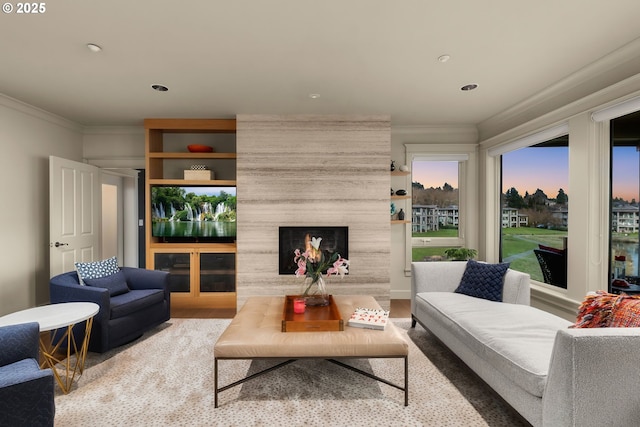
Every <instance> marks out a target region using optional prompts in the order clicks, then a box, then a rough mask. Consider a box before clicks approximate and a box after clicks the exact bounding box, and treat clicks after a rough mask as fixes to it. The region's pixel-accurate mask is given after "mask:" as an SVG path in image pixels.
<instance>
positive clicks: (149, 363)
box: [55, 319, 527, 427]
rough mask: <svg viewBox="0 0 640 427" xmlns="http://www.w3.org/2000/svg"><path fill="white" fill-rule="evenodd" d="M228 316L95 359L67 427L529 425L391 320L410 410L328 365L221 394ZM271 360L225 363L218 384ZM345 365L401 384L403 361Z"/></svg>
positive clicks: (75, 393) (68, 405)
mask: <svg viewBox="0 0 640 427" xmlns="http://www.w3.org/2000/svg"><path fill="white" fill-rule="evenodd" d="M229 322H230V320H227V319H172V320H170V321H169V322H167V323H165V324H164V325H162V326H161V327H159V328H157V329H156V330H154V331H153V332H152V333H148V334H145V335H144V336H143V337H141V338H140V339H138V340H136V341H135V342H133V343H131V344H128V345H125V346H122V347H119V348H117V349H115V350H111V351H109V352H107V353H104V354H97V353H89V355H88V356H87V362H86V366H85V372H84V374H83V375H82V377H81V378H80V379H79V380H78V381H77V383H75V384H74V385H73V388H72V391H71V392H70V393H69V394H67V395H64V394H62V393H61V392H57V394H56V417H55V425H56V426H59V427H66V426H87V425H92V426H274V425H282V426H323V427H324V426H371V425H378V426H509V427H513V426H526V425H527V423H526V422H524V421H523V420H522V418H520V417H519V416H518V415H517V413H515V412H514V411H513V409H512V408H510V407H509V406H508V405H507V404H505V403H504V402H502V401H501V400H500V399H499V398H497V397H496V395H495V394H494V393H493V392H492V391H491V389H490V388H489V387H488V386H487V385H486V384H484V383H483V382H482V381H481V380H479V379H478V378H477V377H475V375H474V374H473V373H472V372H471V371H469V369H468V368H466V367H465V366H464V365H463V364H461V362H460V361H459V360H457V359H456V358H455V356H453V355H452V353H451V352H449V351H448V350H447V349H446V348H444V347H443V346H442V345H441V344H440V343H438V341H437V340H435V338H433V337H432V336H431V335H430V334H429V333H428V332H427V331H425V330H424V329H422V328H421V327H420V326H419V325H418V326H416V328H415V329H411V328H410V327H409V326H410V322H409V320H408V319H402V320H394V323H395V324H396V325H397V326H399V327H400V328H401V330H402V332H403V333H404V334H405V336H406V337H407V341H408V342H409V406H407V407H405V406H404V404H403V403H404V394H403V392H402V391H401V390H398V389H395V388H393V387H390V386H388V385H386V384H382V383H379V382H376V381H374V380H371V379H369V378H367V377H365V376H363V375H359V374H357V373H354V372H351V371H349V370H347V369H345V368H343V367H340V366H337V365H334V364H332V363H329V362H326V361H323V360H299V361H297V362H295V363H292V364H290V365H287V366H285V367H282V368H280V369H277V370H274V371H272V372H270V373H268V374H265V375H263V376H261V377H258V378H256V379H253V380H251V381H248V382H246V383H244V384H242V385H240V386H237V387H235V388H232V389H229V390H227V391H224V392H221V393H220V394H219V395H218V398H219V407H218V408H214V401H213V399H214V396H213V345H214V343H215V341H216V339H217V338H218V336H219V335H220V334H221V333H222V331H223V330H224V329H225V327H226V326H227V325H228V324H229ZM271 363H272V362H270V361H264V360H259V361H253V362H252V361H244V360H243V361H229V360H224V361H220V362H219V370H220V385H225V384H229V383H231V382H234V381H236V380H238V379H240V378H242V377H244V376H246V375H247V374H249V373H253V372H257V371H258V370H261V369H263V368H265V367H267V366H270V365H271ZM347 363H350V364H352V365H353V366H356V367H358V368H359V369H362V370H364V371H368V372H372V373H375V374H376V375H378V376H381V377H383V378H385V379H388V380H390V381H392V382H394V383H396V384H402V378H403V377H402V375H403V362H402V361H401V360H399V359H398V360H396V359H361V360H349V361H347Z"/></svg>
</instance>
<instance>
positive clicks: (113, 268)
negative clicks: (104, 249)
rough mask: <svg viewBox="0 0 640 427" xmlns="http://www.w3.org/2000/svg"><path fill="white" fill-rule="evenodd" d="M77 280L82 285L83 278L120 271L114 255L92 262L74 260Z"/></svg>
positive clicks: (97, 276) (104, 275)
mask: <svg viewBox="0 0 640 427" xmlns="http://www.w3.org/2000/svg"><path fill="white" fill-rule="evenodd" d="M75 266H76V271H77V272H78V281H79V282H80V284H81V285H84V284H85V283H84V280H85V279H97V278H99V277H106V276H111V275H112V274H115V273H117V272H118V271H120V268H119V267H118V260H117V259H116V257H114V256H113V257H111V258H108V259H104V260H102V261H94V262H76V263H75Z"/></svg>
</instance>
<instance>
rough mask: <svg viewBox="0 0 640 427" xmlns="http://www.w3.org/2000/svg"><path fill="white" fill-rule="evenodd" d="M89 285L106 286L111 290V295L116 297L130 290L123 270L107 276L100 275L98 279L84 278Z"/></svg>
mask: <svg viewBox="0 0 640 427" xmlns="http://www.w3.org/2000/svg"><path fill="white" fill-rule="evenodd" d="M84 283H85V284H86V285H87V286H93V287H96V288H105V289H108V290H109V295H110V296H112V297H114V296H117V295H121V294H126V293H127V292H129V286H128V285H127V279H126V278H125V277H124V273H123V272H122V271H118V272H117V273H115V274H112V275H110V276H106V277H98V278H97V279H84Z"/></svg>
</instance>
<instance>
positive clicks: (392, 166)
mask: <svg viewBox="0 0 640 427" xmlns="http://www.w3.org/2000/svg"><path fill="white" fill-rule="evenodd" d="M394 170H396V163H395V161H394V160H391V172H393V171H394Z"/></svg>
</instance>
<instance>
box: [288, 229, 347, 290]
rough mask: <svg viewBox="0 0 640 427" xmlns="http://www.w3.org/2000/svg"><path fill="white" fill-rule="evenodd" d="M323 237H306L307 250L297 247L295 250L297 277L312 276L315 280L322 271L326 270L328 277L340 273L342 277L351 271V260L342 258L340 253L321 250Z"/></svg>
mask: <svg viewBox="0 0 640 427" xmlns="http://www.w3.org/2000/svg"><path fill="white" fill-rule="evenodd" d="M321 241H322V237H309V235H307V237H306V238H305V251H304V252H302V251H301V250H300V249H296V250H295V252H294V255H295V256H294V258H293V261H294V262H295V263H296V265H297V266H298V268H297V270H296V277H302V276H306V277H311V279H312V281H313V282H315V281H317V280H318V278H320V276H321V275H322V273H323V272H324V271H325V270H326V272H327V277H329V276H332V275H334V276H336V275H340V277H341V278H342V277H343V276H344V275H345V274H347V273H348V272H349V260H348V259H345V258H342V256H340V254H339V253H337V252H334V253H331V254H330V253H329V252H327V253H326V255H325V252H323V251H321V250H320V242H321Z"/></svg>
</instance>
